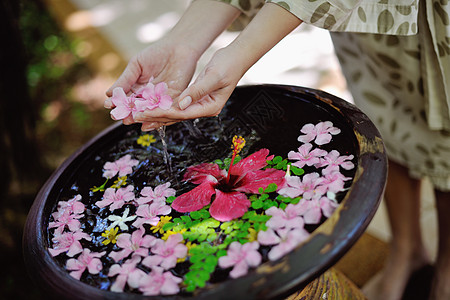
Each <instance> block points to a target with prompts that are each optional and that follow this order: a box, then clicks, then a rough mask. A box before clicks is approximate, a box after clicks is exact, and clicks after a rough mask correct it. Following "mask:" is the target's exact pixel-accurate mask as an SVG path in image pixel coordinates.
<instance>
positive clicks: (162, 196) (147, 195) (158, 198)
mask: <svg viewBox="0 0 450 300" xmlns="http://www.w3.org/2000/svg"><path fill="white" fill-rule="evenodd" d="M175 193H176V191H175V189H172V188H170V182H166V183H164V184H160V185H158V186H157V187H155V189H154V190H153V189H152V188H151V187H149V186H146V187H144V188H143V189H142V191H141V196H142V197H140V198H138V199H136V202H137V203H138V204H146V203H150V202H166V199H167V197H171V196H175Z"/></svg>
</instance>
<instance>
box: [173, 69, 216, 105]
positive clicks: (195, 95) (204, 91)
mask: <svg viewBox="0 0 450 300" xmlns="http://www.w3.org/2000/svg"><path fill="white" fill-rule="evenodd" d="M219 88H220V84H219V80H217V79H216V78H215V77H214V76H199V77H198V78H197V80H196V81H195V82H194V83H193V84H191V85H190V86H189V87H188V88H187V89H185V90H184V91H183V92H182V93H181V94H180V97H179V99H181V100H180V101H179V102H178V107H179V108H180V109H181V110H185V109H186V108H187V107H189V105H191V104H192V103H195V102H197V101H198V100H200V99H202V98H203V97H205V96H206V95H208V94H210V93H212V92H214V91H215V90H217V89H219Z"/></svg>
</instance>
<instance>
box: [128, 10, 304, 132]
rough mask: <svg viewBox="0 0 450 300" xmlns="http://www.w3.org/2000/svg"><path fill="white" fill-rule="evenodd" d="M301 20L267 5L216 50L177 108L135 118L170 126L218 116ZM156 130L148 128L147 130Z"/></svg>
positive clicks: (158, 110) (144, 113)
mask: <svg viewBox="0 0 450 300" xmlns="http://www.w3.org/2000/svg"><path fill="white" fill-rule="evenodd" d="M301 23H302V21H301V20H300V19H298V18H297V17H296V16H294V15H293V14H291V13H290V12H288V11H286V10H285V9H284V8H282V7H280V6H278V5H276V4H273V3H267V4H265V5H264V7H263V8H262V9H261V10H260V11H259V12H258V14H257V15H256V16H255V17H254V19H253V20H252V21H251V22H250V24H249V25H248V26H247V27H246V28H245V29H244V30H243V31H242V32H241V34H240V35H239V36H238V37H237V38H236V39H235V40H234V41H233V42H232V43H231V44H230V45H228V46H227V47H225V48H223V49H220V50H218V51H217V52H216V53H215V54H214V56H213V57H212V59H211V60H210V62H209V63H208V64H207V65H206V67H205V68H204V70H203V71H202V72H201V73H200V74H199V76H198V78H197V79H196V80H195V82H194V83H193V84H192V85H191V86H189V87H188V88H187V89H186V90H184V91H183V92H182V93H181V94H180V96H179V97H178V106H176V105H173V106H172V107H171V109H169V110H167V111H163V110H160V109H155V110H153V111H145V112H143V113H141V114H138V115H137V116H136V119H137V120H140V121H142V122H154V124H160V123H167V124H172V123H174V122H177V121H180V120H187V119H194V118H199V117H210V116H215V115H218V114H219V113H220V111H221V110H222V108H223V106H224V105H225V103H226V101H227V100H228V98H229V96H230V95H231V93H232V92H233V90H234V89H235V87H236V85H237V84H238V82H239V80H240V79H241V77H242V76H243V75H244V74H245V72H246V71H247V70H248V69H249V68H250V67H251V66H252V65H253V64H254V63H256V62H257V61H258V60H259V59H260V58H261V57H262V56H263V55H264V54H265V53H266V52H267V51H269V50H270V49H271V48H272V47H273V46H274V45H276V44H277V43H278V42H279V41H280V40H281V39H282V38H283V37H284V36H286V35H287V34H288V33H289V32H291V31H292V30H293V29H294V28H296V27H297V26H298V25H300V24H301ZM154 128H157V127H156V126H155V127H152V126H150V125H149V126H148V129H154Z"/></svg>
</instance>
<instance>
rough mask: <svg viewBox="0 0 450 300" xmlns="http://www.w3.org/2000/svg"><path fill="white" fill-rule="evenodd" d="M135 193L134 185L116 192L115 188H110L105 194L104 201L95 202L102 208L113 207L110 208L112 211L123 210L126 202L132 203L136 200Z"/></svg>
mask: <svg viewBox="0 0 450 300" xmlns="http://www.w3.org/2000/svg"><path fill="white" fill-rule="evenodd" d="M133 191H134V187H133V186H132V185H129V186H127V187H124V188H120V189H118V190H115V189H113V188H108V189H106V191H105V193H104V194H103V200H101V201H97V202H95V205H97V206H98V207H100V208H103V207H106V206H108V205H111V206H110V207H109V210H110V211H113V210H115V209H119V208H122V207H123V206H124V205H125V203H126V202H130V201H133V200H134V192H133Z"/></svg>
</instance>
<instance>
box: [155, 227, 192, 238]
mask: <svg viewBox="0 0 450 300" xmlns="http://www.w3.org/2000/svg"><path fill="white" fill-rule="evenodd" d="M185 232H186V228H183V229H181V230H180V231H172V230H167V231H166V232H165V233H164V235H163V236H162V238H161V239H162V240H164V241H167V238H168V237H169V236H171V235H173V234H177V233H180V234H183V233H185Z"/></svg>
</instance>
